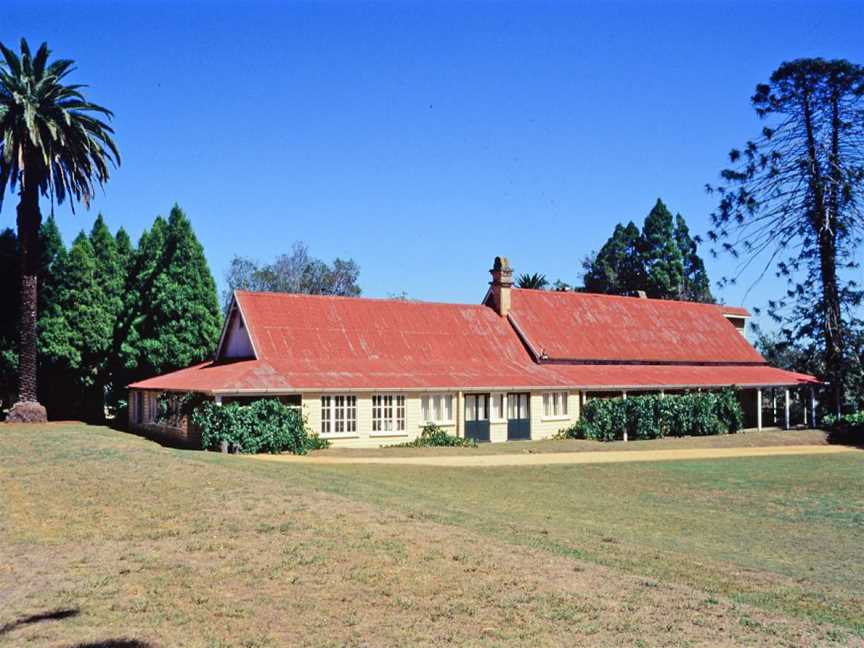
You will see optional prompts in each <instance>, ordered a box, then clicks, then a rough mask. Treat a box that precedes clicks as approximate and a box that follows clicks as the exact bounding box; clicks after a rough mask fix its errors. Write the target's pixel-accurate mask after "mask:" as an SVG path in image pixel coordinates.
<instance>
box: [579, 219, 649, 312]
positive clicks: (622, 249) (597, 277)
mask: <svg viewBox="0 0 864 648" xmlns="http://www.w3.org/2000/svg"><path fill="white" fill-rule="evenodd" d="M583 267H584V268H585V275H584V282H585V290H586V291H587V292H594V293H606V294H610V295H635V294H636V291H638V290H641V289H642V288H643V285H644V280H645V277H644V269H643V263H642V257H641V252H640V234H639V228H638V227H636V225H635V224H634V223H633V222H632V221H631V222H630V223H628V224H627V226H626V227H625V226H624V225H621V224H620V223H619V224H618V225H616V226H615V231H614V232H613V233H612V236H611V237H610V238H609V240H608V241H606V243H605V244H604V245H603V247H602V248H600V252H598V253H597V255H596V256H595V257H594V258H593V259H590V258H589V259H586V260H585V262H584V263H583Z"/></svg>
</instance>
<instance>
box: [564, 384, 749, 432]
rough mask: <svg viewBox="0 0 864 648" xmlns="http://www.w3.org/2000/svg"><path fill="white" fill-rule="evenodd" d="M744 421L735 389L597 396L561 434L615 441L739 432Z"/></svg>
mask: <svg viewBox="0 0 864 648" xmlns="http://www.w3.org/2000/svg"><path fill="white" fill-rule="evenodd" d="M743 421H744V413H743V411H742V410H741V405H740V403H739V402H738V396H737V394H736V392H735V391H734V390H732V389H724V390H723V391H721V392H698V393H688V394H681V395H669V396H666V397H663V398H661V397H660V396H659V395H648V396H631V397H629V398H609V399H596V400H592V401H589V402H588V403H586V404H585V407H584V408H583V411H582V418H581V419H580V420H579V421H578V422H577V423H575V424H574V425H572V426H570V427H569V428H566V429H564V430H561V431H560V432H559V434H558V436H559V437H561V438H571V439H593V440H596V441H615V440H619V439H623V438H624V433H625V432H626V433H627V438H628V439H658V438H661V437H664V436H702V435H710V434H726V433H733V432H737V431H739V430H740V429H741V426H742V424H743Z"/></svg>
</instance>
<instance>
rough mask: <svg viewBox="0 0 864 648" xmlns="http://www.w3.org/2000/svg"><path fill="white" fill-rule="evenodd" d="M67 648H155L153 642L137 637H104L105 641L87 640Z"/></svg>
mask: <svg viewBox="0 0 864 648" xmlns="http://www.w3.org/2000/svg"><path fill="white" fill-rule="evenodd" d="M69 648H155V647H154V646H153V644H151V643H147V642H146V641H138V640H137V639H106V640H105V641H88V642H86V643H77V644H74V645H71V646H69Z"/></svg>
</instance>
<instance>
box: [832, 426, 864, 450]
mask: <svg viewBox="0 0 864 648" xmlns="http://www.w3.org/2000/svg"><path fill="white" fill-rule="evenodd" d="M826 439H827V441H828V443H830V444H831V445H844V446H850V447H852V448H859V449H861V450H864V434H862V433H861V432H860V431H853V430H842V429H840V430H837V429H835V430H828V435H827V437H826Z"/></svg>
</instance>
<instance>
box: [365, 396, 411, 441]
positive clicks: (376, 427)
mask: <svg viewBox="0 0 864 648" xmlns="http://www.w3.org/2000/svg"><path fill="white" fill-rule="evenodd" d="M406 434H408V426H407V417H406V407H405V394H372V431H371V432H370V433H369V436H370V437H384V436H405V435H406Z"/></svg>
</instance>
